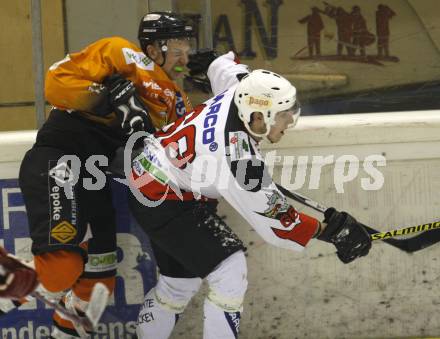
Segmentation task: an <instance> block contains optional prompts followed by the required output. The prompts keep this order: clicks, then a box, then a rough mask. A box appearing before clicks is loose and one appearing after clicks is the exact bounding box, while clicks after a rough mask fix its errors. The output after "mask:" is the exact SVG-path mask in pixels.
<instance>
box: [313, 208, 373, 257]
mask: <svg viewBox="0 0 440 339" xmlns="http://www.w3.org/2000/svg"><path fill="white" fill-rule="evenodd" d="M324 216H325V219H324V222H325V223H327V227H326V228H325V229H324V231H323V232H322V233H321V234H320V235H319V237H318V239H319V240H323V241H326V242H330V243H332V244H334V245H335V247H336V249H337V255H338V258H339V259H340V260H341V261H342V262H343V263H344V264H347V263H349V262H352V261H353V260H355V259H356V258H359V257H363V256H365V255H367V254H368V251H369V250H370V248H371V238H370V236H369V234H368V232H367V231H366V230H365V229H364V227H363V225H362V224H361V223H359V222H357V221H356V219H354V218H353V217H352V216H351V215H350V214H348V213H346V212H338V211H336V210H335V209H334V208H333V207H332V208H329V209H327V210H326V211H325V213H324Z"/></svg>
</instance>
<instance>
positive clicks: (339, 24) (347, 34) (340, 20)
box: [323, 1, 353, 56]
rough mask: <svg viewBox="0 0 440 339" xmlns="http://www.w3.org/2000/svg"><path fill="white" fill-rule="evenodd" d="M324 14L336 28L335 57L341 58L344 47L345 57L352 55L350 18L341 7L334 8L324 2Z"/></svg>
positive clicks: (351, 25)
mask: <svg viewBox="0 0 440 339" xmlns="http://www.w3.org/2000/svg"><path fill="white" fill-rule="evenodd" d="M324 4H325V9H324V12H323V13H324V14H326V15H327V16H328V17H330V18H332V19H335V22H336V28H337V32H338V40H337V50H336V52H337V55H339V56H341V55H342V52H343V50H344V47H345V48H346V50H347V55H353V47H352V45H351V44H352V36H353V24H352V17H351V15H350V13H348V12H347V11H346V10H345V9H343V8H342V7H341V6H339V7H335V6H333V5H331V4H329V3H328V2H325V1H324Z"/></svg>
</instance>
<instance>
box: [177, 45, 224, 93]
mask: <svg viewBox="0 0 440 339" xmlns="http://www.w3.org/2000/svg"><path fill="white" fill-rule="evenodd" d="M217 57H218V54H217V52H216V51H215V50H212V49H201V50H198V51H197V52H196V53H194V54H191V55H190V56H189V62H188V65H187V67H188V69H189V75H188V76H186V77H185V80H186V81H187V82H189V83H190V84H191V85H192V86H194V87H195V88H197V89H199V90H201V91H203V92H205V93H210V92H211V83H210V81H209V79H208V76H207V75H206V72H207V71H208V68H209V65H211V63H212V62H213V61H214V60H215V59H216V58H217Z"/></svg>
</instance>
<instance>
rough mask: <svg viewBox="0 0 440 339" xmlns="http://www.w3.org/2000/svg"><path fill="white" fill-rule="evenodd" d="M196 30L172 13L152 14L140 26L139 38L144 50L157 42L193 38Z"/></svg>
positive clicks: (146, 16) (145, 17)
mask: <svg viewBox="0 0 440 339" xmlns="http://www.w3.org/2000/svg"><path fill="white" fill-rule="evenodd" d="M193 37H194V28H193V27H192V26H191V25H189V24H188V23H187V22H186V20H185V19H184V18H183V17H181V16H179V15H178V14H176V13H172V12H151V13H148V14H146V15H145V16H144V17H143V18H142V20H141V23H140V24H139V33H138V38H139V42H140V44H141V47H142V50H144V51H145V49H146V47H147V45H150V44H152V43H153V42H154V41H157V40H167V39H179V38H193Z"/></svg>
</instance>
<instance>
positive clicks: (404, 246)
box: [276, 184, 440, 253]
mask: <svg viewBox="0 0 440 339" xmlns="http://www.w3.org/2000/svg"><path fill="white" fill-rule="evenodd" d="M276 186H277V188H278V189H279V190H280V191H281V193H283V194H284V195H285V196H286V197H288V198H290V199H293V200H295V201H298V202H299V203H301V204H303V205H306V206H308V207H310V208H312V209H314V210H315V211H318V212H321V213H324V212H325V210H326V209H327V207H325V206H323V205H321V204H319V203H317V202H316V201H314V200H312V199H310V198H307V197H306V196H304V195H301V194H299V193H297V192H292V191H289V190H287V189H286V188H284V187H282V186H281V185H278V184H277V185H276ZM433 224H434V223H433ZM437 224H439V223H438V222H437ZM439 225H440V224H439ZM363 226H364V228H365V229H366V230H367V232H368V233H369V234H370V235H373V234H375V235H378V234H382V235H383V236H382V237H380V238H379V236H376V237H374V236H372V240H382V241H383V242H386V243H387V244H389V245H391V246H394V247H397V248H398V249H400V250H402V251H405V252H409V253H411V252H414V251H417V250H418V249H421V248H416V249H415V248H414V247H411V246H410V244H411V243H410V242H409V241H410V240H412V239H413V238H411V239H401V240H398V239H392V238H391V237H393V236H397V235H403V234H405V233H402V232H399V231H402V230H396V231H389V232H379V231H377V230H375V229H374V228H371V227H369V226H366V225H363ZM407 229H409V228H407ZM431 229H433V228H431ZM420 231H422V230H420ZM384 233H386V235H387V237H384V236H385V234H384ZM413 233H414V232H413ZM421 235H423V234H421ZM415 238H416V237H415ZM428 246H429V245H428Z"/></svg>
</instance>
